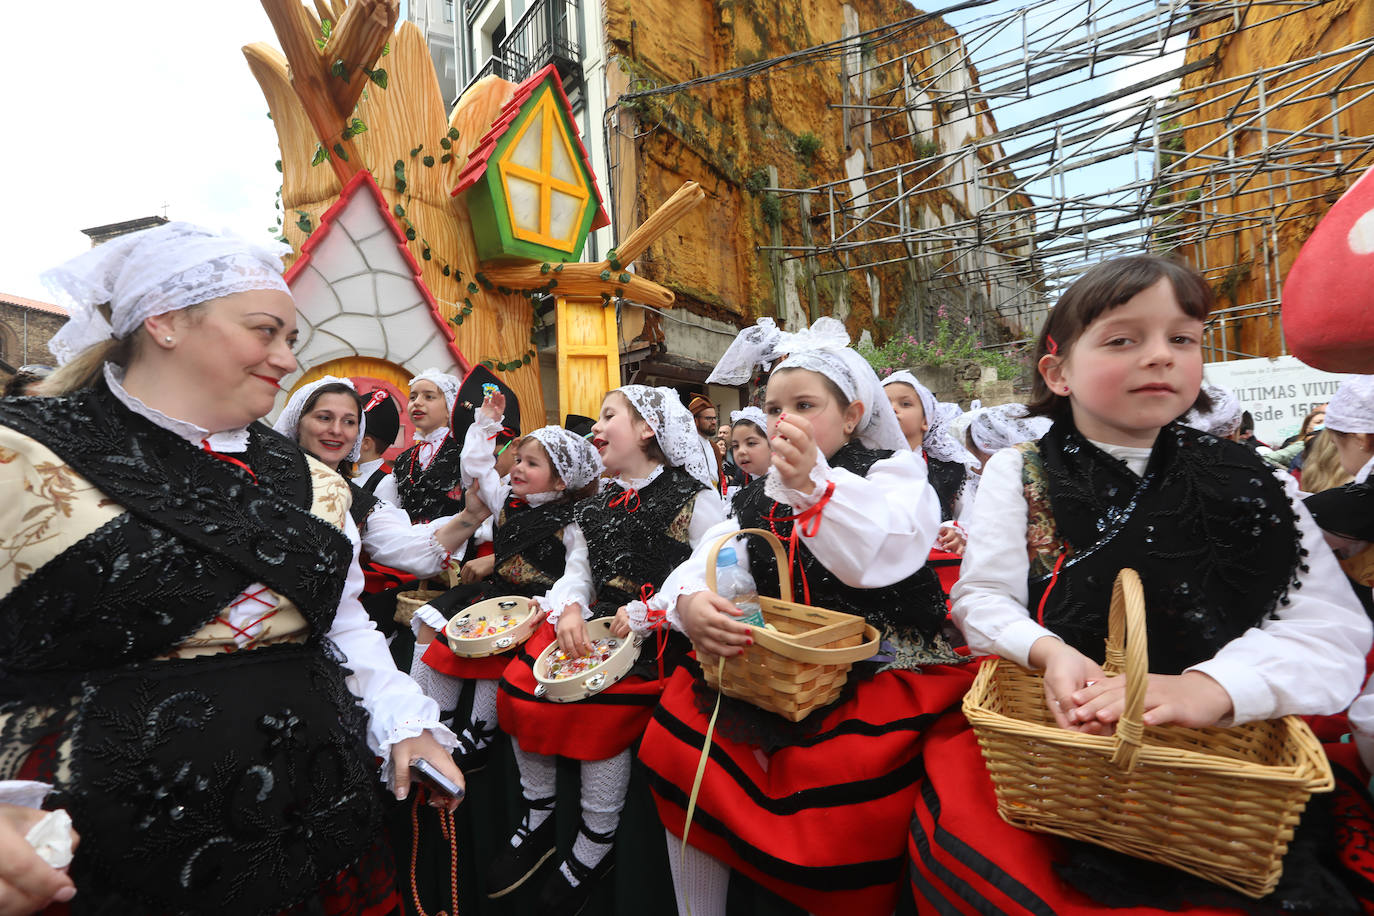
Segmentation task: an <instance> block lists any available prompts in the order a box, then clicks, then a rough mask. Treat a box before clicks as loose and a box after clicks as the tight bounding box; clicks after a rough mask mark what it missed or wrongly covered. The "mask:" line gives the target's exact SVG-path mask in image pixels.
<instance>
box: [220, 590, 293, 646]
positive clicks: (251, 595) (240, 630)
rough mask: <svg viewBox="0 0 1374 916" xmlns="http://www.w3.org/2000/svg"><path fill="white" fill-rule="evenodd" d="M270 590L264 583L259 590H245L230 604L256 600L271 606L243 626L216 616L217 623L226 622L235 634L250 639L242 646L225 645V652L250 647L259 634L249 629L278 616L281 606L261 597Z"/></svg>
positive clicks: (232, 605) (235, 604)
mask: <svg viewBox="0 0 1374 916" xmlns="http://www.w3.org/2000/svg"><path fill="white" fill-rule="evenodd" d="M270 591H271V589H269V588H268V587H267V586H265V585H264V586H263V587H262V588H259V589H258V590H257V591H255V592H244V593H243V594H241V595H239V596H238V597H237V598H235V599H234V600H233V602H232V603H231V604H230V605H229V606H230V607H238V606H239V605H240V604H243V603H244V602H247V601H256V602H257V603H258V604H261V605H263V606H264V607H268V608H271V610H269V611H268V612H267V613H266V614H263V615H262V616H261V617H259V618H257V619H256V620H252V621H249V622H248V623H247V624H245V625H243V626H242V627H236V626H234V624H233V623H231V622H230V621H229V619H228V618H227V617H222V616H216V617H215V622H216V623H222V624H224V625H225V626H226V627H228V628H229V629H231V630H233V631H234V635H235V636H242V637H243V638H244V639H246V640H248V642H246V643H245V644H244V645H243V646H241V647H240V646H225V647H224V651H225V652H235V651H237V650H238V649H239V648H243V649H247V648H249V647H250V646H251V645H252V644H253V643H254V642H256V641H257V640H258V637H257V636H253V635H251V634H250V633H249V632H248V631H249V630H251V629H253V627H255V626H257V625H258V624H260V623H262V622H263V621H264V620H268V619H269V618H271V617H274V616H276V613H277V611H278V610H280V608H278V607H277V605H276V603H275V602H272V601H268V600H267V599H265V598H262V597H260V596H261V595H262V594H263V593H264V592H270Z"/></svg>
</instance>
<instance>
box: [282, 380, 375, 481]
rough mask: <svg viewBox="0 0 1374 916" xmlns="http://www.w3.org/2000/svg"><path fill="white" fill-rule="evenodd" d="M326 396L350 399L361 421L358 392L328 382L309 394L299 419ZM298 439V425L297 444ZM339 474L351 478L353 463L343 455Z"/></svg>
mask: <svg viewBox="0 0 1374 916" xmlns="http://www.w3.org/2000/svg"><path fill="white" fill-rule="evenodd" d="M326 394H345V395H348V397H350V398H351V399H352V400H353V403H354V404H355V405H357V408H358V419H359V421H361V420H362V417H363V396H362V395H360V394H358V392H356V391H354V390H353V389H352V388H350V387H349V386H347V385H345V384H344V383H343V382H330V383H329V384H327V385H321V386H320V387H318V388H316V389H315V390H314V391H312V392H310V397H308V398H306V399H305V403H304V404H302V405H301V414H300V415H301V418H302V419H304V418H305V415H306V414H308V413H310V411H312V410H314V409H315V405H316V404H318V403H319V402H320V398H322V397H324V396H325V395H326ZM300 438H301V428H300V425H299V424H298V425H297V426H296V441H297V442H299V441H300ZM339 472H340V473H342V474H343V475H344V478H345V479H348V478H349V477H352V476H353V462H351V461H349V460H348V456H347V455H345V456H344V458H343V460H342V461H340V462H339Z"/></svg>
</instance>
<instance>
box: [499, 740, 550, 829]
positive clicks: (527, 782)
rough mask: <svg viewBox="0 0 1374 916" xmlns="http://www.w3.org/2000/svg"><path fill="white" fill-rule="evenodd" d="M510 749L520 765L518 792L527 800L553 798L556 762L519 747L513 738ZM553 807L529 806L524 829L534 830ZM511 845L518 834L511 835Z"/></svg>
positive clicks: (547, 756) (545, 755)
mask: <svg viewBox="0 0 1374 916" xmlns="http://www.w3.org/2000/svg"><path fill="white" fill-rule="evenodd" d="M510 746H511V750H513V751H515V763H516V765H517V766H519V767H520V794H522V795H524V796H525V801H527V802H537V801H540V800H542V799H545V798H553V796H554V792H555V791H556V790H557V788H558V785H557V780H558V762H557V760H555V759H554V758H553V757H550V756H549V755H547V754H535V753H532V752H530V751H527V750H524V749H523V748H521V747H520V742H519V741H516V740H514V739H512V740H511V743H510ZM552 814H553V809H548V810H544V809H540V808H529V809H527V812H526V815H525V829H526V830H527V831H532V830H535V829H537V828H538V827H539V825H540V824H542V823H544V821H545V820H546V819H548V817H549V816H550V815H552ZM511 841H512V842H511V845H512V846H519V845H520V838H519V835H518V834H517V835H515V836H512V837H511Z"/></svg>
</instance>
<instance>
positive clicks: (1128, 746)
mask: <svg viewBox="0 0 1374 916" xmlns="http://www.w3.org/2000/svg"><path fill="white" fill-rule="evenodd" d="M1102 668H1103V670H1104V671H1106V672H1107V673H1109V674H1120V673H1123V672H1124V673H1125V675H1126V708H1125V710H1124V711H1123V712H1122V713H1121V721H1119V722H1117V723H1116V740H1115V744H1114V746H1113V749H1112V763H1114V764H1116V765H1117V766H1118V767H1120V768H1121V769H1123V770H1125V771H1126V772H1127V773H1129V772H1131V771H1132V770H1133V769H1135V764H1136V758H1137V757H1138V756H1139V755H1140V748H1141V745H1142V744H1143V743H1144V737H1145V723H1144V720H1143V718H1142V716H1143V715H1144V711H1145V687H1146V685H1147V684H1148V682H1149V679H1150V659H1149V649H1148V641H1147V638H1146V635H1145V590H1144V588H1143V587H1142V586H1141V584H1140V576H1139V575H1138V574H1137V573H1136V571H1135V570H1134V569H1123V570H1121V572H1119V573H1117V576H1116V582H1115V583H1114V584H1113V585H1112V606H1111V612H1110V615H1109V616H1108V618H1107V654H1106V656H1105V658H1104V659H1103V665H1102Z"/></svg>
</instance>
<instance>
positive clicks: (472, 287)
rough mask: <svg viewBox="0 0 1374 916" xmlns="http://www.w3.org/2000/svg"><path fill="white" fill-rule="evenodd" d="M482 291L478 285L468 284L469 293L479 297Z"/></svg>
mask: <svg viewBox="0 0 1374 916" xmlns="http://www.w3.org/2000/svg"><path fill="white" fill-rule="evenodd" d="M481 291H482V288H481V287H480V286H478V285H477V284H476V283H469V284H468V292H470V293H472V294H473V295H474V296H475V295H477V294H478V293H480V292H481Z"/></svg>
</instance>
